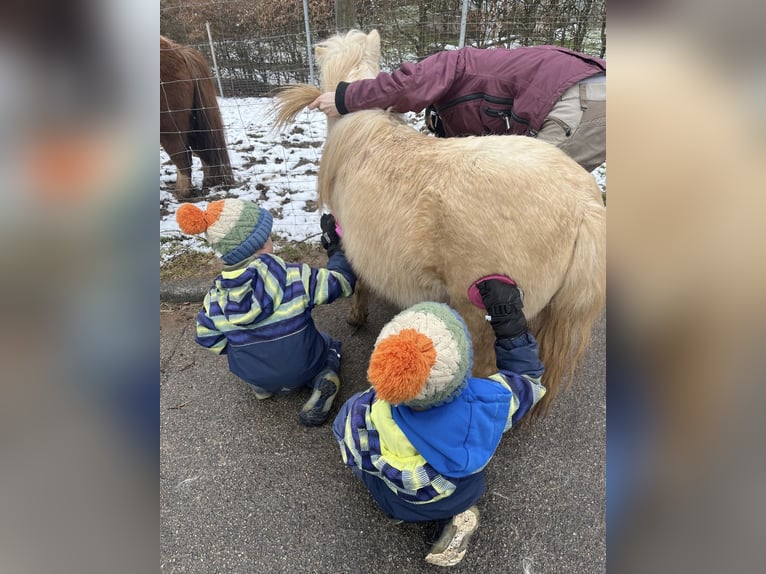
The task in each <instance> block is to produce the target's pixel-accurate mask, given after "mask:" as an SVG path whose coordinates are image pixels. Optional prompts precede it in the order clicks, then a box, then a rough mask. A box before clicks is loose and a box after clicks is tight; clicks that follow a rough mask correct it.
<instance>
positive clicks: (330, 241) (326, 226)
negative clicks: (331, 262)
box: [319, 213, 340, 257]
mask: <svg viewBox="0 0 766 574" xmlns="http://www.w3.org/2000/svg"><path fill="white" fill-rule="evenodd" d="M319 225H320V226H321V227H322V237H321V238H320V240H319V241H320V243H321V244H322V247H324V248H325V250H326V251H327V256H328V257H332V255H333V253H335V252H336V251H337V250H338V249H340V237H339V236H338V233H337V232H336V231H335V217H333V215H332V214H331V213H325V214H324V215H322V218H321V219H320V220H319Z"/></svg>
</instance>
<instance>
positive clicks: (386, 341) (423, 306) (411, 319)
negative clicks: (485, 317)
mask: <svg viewBox="0 0 766 574" xmlns="http://www.w3.org/2000/svg"><path fill="white" fill-rule="evenodd" d="M472 360H473V351H472V347H471V336H470V335H469V334H468V329H467V328H466V325H465V322H464V321H463V319H462V318H461V317H460V315H458V314H457V313H456V312H455V311H454V310H453V309H451V308H450V307H448V306H447V305H445V304H443V303H433V302H428V303H418V304H417V305H413V306H412V307H410V308H409V309H405V310H404V311H402V312H401V313H399V314H398V315H396V316H395V317H394V318H393V319H391V321H389V322H388V323H387V324H386V325H385V326H384V327H383V329H382V330H381V332H380V335H378V340H377V341H376V342H375V348H374V349H373V352H372V357H371V358H370V366H369V368H368V369H367V378H368V379H369V381H370V383H371V384H372V386H373V387H374V388H375V392H376V393H377V395H378V397H379V398H381V399H383V400H384V401H387V402H389V403H391V404H394V405H398V404H405V405H407V406H409V407H412V408H415V409H421V410H422V409H428V408H431V407H437V406H440V405H443V404H446V403H449V402H450V401H452V400H453V399H454V398H455V397H457V396H458V395H459V394H460V393H461V392H462V391H463V388H464V387H465V385H466V381H467V379H468V376H469V375H470V370H471V364H472Z"/></svg>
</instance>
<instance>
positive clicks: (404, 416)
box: [333, 333, 545, 519]
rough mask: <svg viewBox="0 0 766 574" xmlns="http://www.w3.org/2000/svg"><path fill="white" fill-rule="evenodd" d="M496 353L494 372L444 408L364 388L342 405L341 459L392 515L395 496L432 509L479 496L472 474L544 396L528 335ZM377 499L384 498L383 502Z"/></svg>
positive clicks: (338, 427) (337, 426)
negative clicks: (420, 406)
mask: <svg viewBox="0 0 766 574" xmlns="http://www.w3.org/2000/svg"><path fill="white" fill-rule="evenodd" d="M495 351H496V354H497V365H498V369H499V371H498V372H497V373H495V374H493V375H491V376H490V377H489V378H487V379H480V378H475V377H471V378H469V379H468V384H467V385H466V387H465V389H464V391H463V392H462V393H461V394H460V395H458V397H457V398H456V399H455V400H454V401H452V402H450V403H447V404H446V405H442V406H439V407H435V408H432V409H428V410H422V411H417V410H414V409H411V408H409V407H407V406H405V405H391V404H390V403H388V402H386V401H384V400H381V399H378V398H377V397H376V394H375V390H374V389H373V388H370V389H368V390H367V391H365V392H362V393H357V394H356V395H354V396H352V397H351V398H350V399H349V400H348V401H347V402H346V403H345V404H344V405H343V407H341V409H340V411H339V413H338V415H337V417H336V419H335V422H334V424H333V433H334V434H335V438H336V439H337V440H338V443H339V444H340V449H341V455H342V457H343V462H344V463H346V464H347V465H348V466H350V467H352V468H353V469H354V470H355V471H356V472H357V474H359V475H360V478H362V479H363V480H364V482H365V483H366V484H367V486H368V487H369V488H370V490H371V492H372V494H373V496H374V497H375V498H376V500H377V501H378V502H379V503H380V504H381V505H382V506H384V507H385V508H386V509H387V510H389V514H390V515H392V516H394V517H397V515H399V516H403V515H404V513H402V512H399V511H397V510H396V508H392V507H396V506H397V505H399V501H400V502H401V503H404V504H416V505H429V504H434V506H436V504H435V503H438V502H439V501H444V499H446V498H448V497H452V496H455V495H456V494H457V495H458V496H457V497H459V498H460V499H461V500H467V501H468V502H466V503H465V504H464V505H463V506H465V508H467V507H468V506H470V504H472V503H474V502H475V500H477V499H478V498H479V497H480V496H481V494H482V492H483V487H484V483H483V480H482V481H481V482H479V481H477V480H474V479H473V478H474V476H475V475H476V474H477V473H479V472H480V471H481V470H483V469H484V467H485V466H486V465H487V463H488V462H489V460H490V459H491V458H492V456H493V455H494V453H495V450H496V449H497V446H498V444H499V443H500V439H501V437H502V434H503V433H504V432H505V431H507V430H508V429H509V428H511V427H512V426H513V425H514V424H516V422H518V421H519V420H520V419H521V418H522V417H523V416H524V415H525V414H526V413H527V412H529V410H530V409H531V408H532V407H533V406H534V405H535V404H536V403H537V401H539V400H540V399H541V398H542V396H543V395H544V394H545V387H544V386H543V385H542V384H541V382H540V378H541V377H542V374H543V370H544V369H543V365H542V363H541V362H540V359H539V355H538V350H537V341H536V340H535V339H534V337H533V336H532V334H531V333H526V334H524V335H522V336H520V337H516V338H514V339H501V340H498V341H497V342H496V344H495ZM360 473H364V474H365V475H367V476H363V475H361V474H360ZM371 477H374V478H375V479H377V480H375V481H371V480H370V478H371ZM461 489H470V490H473V491H475V492H461ZM480 489H481V490H480ZM391 494H393V495H395V497H396V499H397V501H396V502H393V503H392V501H391V496H390V495H391ZM457 497H456V498H457ZM382 498H387V499H388V500H387V501H385V504H383V501H382ZM442 506H444V505H442ZM465 508H463V510H464V509H465ZM424 511H425V514H424ZM418 512H419V515H420V518H418V519H425V517H427V512H428V511H427V510H424V509H420V510H418Z"/></svg>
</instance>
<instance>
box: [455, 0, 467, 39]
mask: <svg viewBox="0 0 766 574" xmlns="http://www.w3.org/2000/svg"><path fill="white" fill-rule="evenodd" d="M467 26H468V0H463V10H462V13H461V14H460V40H458V43H457V47H458V48H462V47H463V46H465V29H466V27H467Z"/></svg>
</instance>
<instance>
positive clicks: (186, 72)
mask: <svg viewBox="0 0 766 574" xmlns="http://www.w3.org/2000/svg"><path fill="white" fill-rule="evenodd" d="M160 145H162V147H163V148H165V151H166V152H167V153H168V155H169V156H170V160H171V161H172V162H173V163H174V164H175V166H176V169H177V172H178V175H177V177H176V190H175V193H176V196H177V197H178V198H179V199H183V198H187V197H191V196H192V195H194V194H193V190H192V181H191V168H192V153H195V154H196V155H197V156H198V157H199V158H200V160H201V161H202V167H203V171H204V179H203V181H202V185H203V187H213V186H216V185H233V184H234V176H233V175H232V173H231V164H230V163H229V153H228V151H227V150H226V138H225V135H224V130H223V121H222V120H221V111H220V110H219V109H218V100H216V91H215V84H214V83H213V77H212V73H211V72H210V67H209V66H208V64H207V62H206V61H205V58H204V56H203V55H202V54H201V53H200V52H199V51H198V50H195V49H194V48H191V47H190V46H182V45H180V44H177V43H176V42H173V41H172V40H169V39H168V38H165V37H164V36H160Z"/></svg>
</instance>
